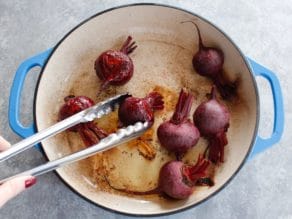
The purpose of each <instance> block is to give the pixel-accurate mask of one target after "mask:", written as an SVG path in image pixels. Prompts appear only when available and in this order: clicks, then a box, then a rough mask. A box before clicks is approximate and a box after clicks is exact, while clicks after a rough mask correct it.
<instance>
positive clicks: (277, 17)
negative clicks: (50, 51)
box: [0, 0, 292, 219]
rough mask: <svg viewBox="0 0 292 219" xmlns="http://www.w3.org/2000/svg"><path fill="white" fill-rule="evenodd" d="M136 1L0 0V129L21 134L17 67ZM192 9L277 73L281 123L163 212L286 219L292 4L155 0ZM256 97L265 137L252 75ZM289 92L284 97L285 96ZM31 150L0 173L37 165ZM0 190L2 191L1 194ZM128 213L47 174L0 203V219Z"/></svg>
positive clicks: (291, 160) (291, 211)
mask: <svg viewBox="0 0 292 219" xmlns="http://www.w3.org/2000/svg"><path fill="white" fill-rule="evenodd" d="M133 2H137V1H131V0H127V1H122V0H119V1H106V0H104V1H102V0H100V1H98V0H96V1H95V0H90V1H78V0H71V1H69V0H66V1H65V0H64V1H59V0H45V1H44V0H43V1H38V0H26V1H17V0H10V1H6V0H1V1H0V88H1V89H0V106H1V107H0V134H1V135H2V136H4V137H5V138H7V139H8V140H9V141H11V142H12V143H15V142H17V141H19V140H20V138H19V137H18V136H17V135H15V134H14V133H13V132H12V130H10V128H9V125H8V118H7V112H8V98H9V91H10V86H11V83H12V80H13V77H14V73H15V71H16V69H17V66H18V65H19V64H20V63H21V62H22V61H23V60H25V59H26V58H28V57H30V56H32V55H34V54H37V53H39V52H41V51H44V50H46V49H47V48H50V47H52V46H54V45H55V44H56V43H57V42H58V40H60V39H61V38H62V36H63V35H64V34H66V33H67V32H68V31H69V30H70V29H71V28H73V27H74V26H75V25H77V24H78V23H79V22H81V21H82V20H84V19H86V18H87V17H89V16H91V15H93V14H95V13H97V12H99V11H101V10H103V9H107V8H110V7H112V6H116V5H121V4H125V3H133ZM157 2H161V3H166V4H172V5H177V6H180V7H183V8H186V9H188V10H192V11H194V12H196V13H198V14H200V15H202V16H203V17H205V18H207V19H209V20H211V21H213V22H214V23H215V24H217V25H218V26H219V27H220V28H222V29H223V30H224V31H225V32H226V33H227V34H228V35H229V36H230V37H231V38H232V39H233V40H234V41H235V42H236V43H237V44H238V46H239V47H240V48H241V49H242V51H243V52H244V53H245V54H247V55H248V56H250V57H252V58H254V59H255V60H257V61H258V62H260V63H261V64H263V65H265V66H267V67H269V68H270V69H271V70H273V71H274V72H276V75H277V77H278V78H279V79H280V82H281V86H282V91H283V95H284V103H285V113H286V115H285V116H286V118H285V119H286V126H285V132H284V135H283V138H282V140H281V142H279V143H278V144H276V145H274V146H273V147H272V148H270V149H269V150H267V151H265V152H264V153H262V154H260V155H258V156H257V157H255V158H254V159H253V160H252V161H250V162H248V163H247V164H246V165H245V166H244V167H243V168H242V170H241V171H240V173H239V174H238V175H237V176H236V177H235V179H234V180H233V181H232V182H231V183H230V184H229V185H228V186H227V187H226V188H225V189H224V190H223V191H221V192H220V193H219V194H218V195H216V196H215V197H213V198H212V199H210V200H209V201H207V202H205V203H203V204H201V205H199V206H198V207H196V208H193V209H189V210H187V211H184V212H181V213H178V214H175V215H172V216H165V217H164V218H168V217H169V218H208V219H210V218H292V189H291V186H290V183H291V182H292V171H291V167H292V147H291V140H292V137H291V134H289V133H290V132H291V131H292V125H291V123H289V122H288V121H291V117H292V109H291V108H292V98H291V92H292V89H290V87H289V85H291V84H292V77H291V76H290V75H291V74H292V66H291V61H292V53H291V51H292V2H291V0H282V1H277V0H263V1H250V0H240V1H233V0H225V1H224V0H217V1H214V0H197V1H191V0H184V1H183V0H178V1H175V0H172V1H171V0H168V1H166V0H161V1H157ZM37 75H38V70H37V69H36V70H34V71H33V72H32V73H30V75H29V77H28V79H27V80H26V83H25V90H24V93H23V99H22V100H23V101H22V113H21V115H22V120H23V122H24V123H25V124H29V123H30V122H31V121H32V103H33V98H32V96H33V92H34V89H35V83H36V80H37ZM258 83H259V88H260V94H261V95H260V97H261V103H262V110H261V113H262V116H261V124H260V132H261V133H262V135H264V136H269V133H270V132H271V128H272V122H271V120H272V101H271V93H270V89H269V86H268V84H267V83H266V81H265V80H262V79H258ZM289 93H290V95H289ZM44 162H45V159H44V158H43V156H42V155H41V153H40V152H38V151H37V150H35V149H31V150H30V151H27V152H25V153H23V154H21V155H19V156H17V157H15V158H13V159H11V160H9V161H7V162H6V163H4V164H1V165H0V170H1V171H0V177H1V178H2V177H4V176H8V175H10V174H12V173H17V172H19V171H21V170H24V169H28V168H31V167H33V166H36V165H38V164H41V163H44ZM0 195H1V194H0ZM122 217H124V218H128V216H124V215H120V214H115V213H113V212H110V211H108V210H105V209H102V208H99V207H97V206H95V205H93V204H91V203H88V202H87V201H85V200H84V199H82V198H80V197H79V196H78V195H77V194H75V193H74V192H72V191H71V190H70V189H68V188H67V187H66V185H64V184H63V183H62V181H61V180H60V179H59V178H58V177H57V176H56V175H55V174H54V173H49V174H46V175H44V176H41V177H39V178H38V183H37V185H35V186H34V187H32V188H31V189H29V190H28V191H26V192H24V193H23V194H21V195H19V196H18V197H17V198H15V199H13V200H11V201H10V202H9V203H8V204H7V205H5V206H4V207H3V208H2V209H0V218H108V219H110V218H122Z"/></svg>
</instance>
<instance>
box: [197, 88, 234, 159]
mask: <svg viewBox="0 0 292 219" xmlns="http://www.w3.org/2000/svg"><path fill="white" fill-rule="evenodd" d="M193 118H194V123H195V124H196V126H197V127H198V129H199V130H200V133H201V135H202V136H204V137H206V138H207V139H208V140H209V146H208V147H209V159H210V160H211V161H212V162H214V163H217V162H218V161H220V162H223V161H224V146H225V145H226V144H227V143H228V141H227V137H226V132H227V130H228V127H229V120H230V113H229V111H228V109H227V108H226V107H225V106H224V105H223V104H220V103H219V102H218V101H217V99H216V90H215V87H214V86H213V87H212V98H211V100H208V101H205V102H203V103H201V104H200V105H199V106H198V108H197V109H196V111H195V113H194V116H193Z"/></svg>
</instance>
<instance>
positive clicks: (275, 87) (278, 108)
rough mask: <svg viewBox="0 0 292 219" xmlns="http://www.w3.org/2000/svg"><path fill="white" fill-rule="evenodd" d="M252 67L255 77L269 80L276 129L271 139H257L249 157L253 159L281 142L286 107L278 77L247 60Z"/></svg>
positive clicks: (258, 137) (274, 128)
mask: <svg viewBox="0 0 292 219" xmlns="http://www.w3.org/2000/svg"><path fill="white" fill-rule="evenodd" d="M247 59H248V61H249V64H250V67H251V68H252V70H253V73H254V75H255V76H262V77H264V78H265V79H267V80H268V82H269V83H270V85H271V89H272V95H273V101H274V127H273V133H272V135H271V137H269V138H262V137H260V136H259V135H258V136H257V137H256V141H255V145H254V147H253V150H252V152H251V154H250V156H249V158H252V157H253V156H254V155H256V154H258V153H260V152H262V151H264V150H265V149H267V148H269V147H271V146H272V145H274V144H276V143H277V142H279V141H280V139H281V136H282V134H283V130H284V105H283V96H282V91H281V87H280V83H279V80H278V78H277V77H276V75H275V74H274V73H273V72H271V71H270V70H269V69H266V68H265V67H263V66H262V65H260V64H258V63H256V62H255V61H253V60H252V59H250V58H247Z"/></svg>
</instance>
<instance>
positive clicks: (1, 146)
mask: <svg viewBox="0 0 292 219" xmlns="http://www.w3.org/2000/svg"><path fill="white" fill-rule="evenodd" d="M10 146H11V145H10V143H9V142H8V141H6V140H5V139H4V138H3V137H2V136H0V151H4V150H6V149H8V148H9V147H10Z"/></svg>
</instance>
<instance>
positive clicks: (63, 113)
mask: <svg viewBox="0 0 292 219" xmlns="http://www.w3.org/2000/svg"><path fill="white" fill-rule="evenodd" d="M64 100H65V104H64V105H63V106H62V107H61V109H60V111H59V120H63V119H66V118H67V117H70V116H72V115H74V114H76V113H78V112H80V111H82V110H85V109H87V108H89V107H91V106H93V105H94V102H93V100H92V99H90V98H88V97H85V96H77V97H75V96H68V97H66V98H65V99H64ZM69 131H73V132H78V133H79V134H80V136H81V138H82V140H83V142H84V144H85V145H86V146H87V147H89V146H91V145H94V144H97V143H98V142H99V140H100V139H102V138H104V137H106V136H107V133H106V132H105V131H103V130H102V129H100V128H99V127H97V126H96V124H95V123H94V122H87V123H80V124H78V125H75V126H73V127H71V128H70V129H69Z"/></svg>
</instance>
